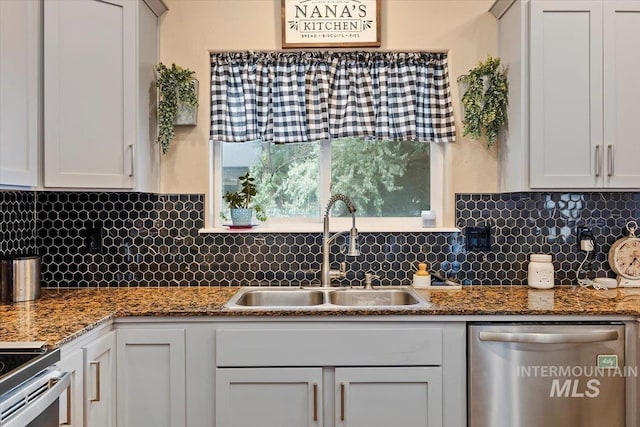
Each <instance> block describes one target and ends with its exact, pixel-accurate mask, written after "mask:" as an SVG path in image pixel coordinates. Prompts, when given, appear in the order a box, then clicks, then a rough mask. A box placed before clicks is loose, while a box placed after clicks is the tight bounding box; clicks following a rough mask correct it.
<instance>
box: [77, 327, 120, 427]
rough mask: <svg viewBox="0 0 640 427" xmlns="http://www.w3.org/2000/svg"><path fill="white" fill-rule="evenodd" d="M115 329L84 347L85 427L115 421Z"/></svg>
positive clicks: (111, 423)
mask: <svg viewBox="0 0 640 427" xmlns="http://www.w3.org/2000/svg"><path fill="white" fill-rule="evenodd" d="M115 338H116V336H115V332H109V333H108V334H107V335H105V336H103V337H100V338H98V339H97V340H95V341H94V342H92V343H91V344H89V345H87V347H86V348H85V351H86V357H87V361H86V364H85V390H86V391H85V393H86V398H85V405H86V406H85V414H86V421H87V427H111V426H113V425H115V423H114V409H115V401H116V400H115V398H116V395H115V391H116V388H115V385H116V355H115V348H116V340H115Z"/></svg>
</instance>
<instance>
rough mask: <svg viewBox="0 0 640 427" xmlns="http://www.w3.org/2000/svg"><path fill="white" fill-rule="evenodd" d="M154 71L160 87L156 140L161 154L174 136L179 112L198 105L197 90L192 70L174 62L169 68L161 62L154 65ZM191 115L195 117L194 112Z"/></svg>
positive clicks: (165, 150)
mask: <svg viewBox="0 0 640 427" xmlns="http://www.w3.org/2000/svg"><path fill="white" fill-rule="evenodd" d="M156 72H157V74H158V78H157V80H156V87H158V88H159V89H160V101H159V102H158V139H157V142H158V144H160V145H161V146H162V154H166V153H167V151H169V144H170V143H171V141H172V140H173V138H174V136H175V133H174V130H173V127H174V126H175V125H176V124H181V123H178V122H176V117H177V116H178V114H179V113H180V114H183V115H184V113H183V111H184V109H185V108H187V109H189V108H191V109H196V108H197V107H198V92H197V86H196V81H195V80H194V78H193V74H194V71H191V70H189V69H188V68H182V67H179V66H177V65H176V64H171V68H169V67H167V66H166V65H164V64H163V63H162V62H161V63H159V64H158V65H156ZM192 115H193V117H195V112H194V113H193V114H192ZM194 124H195V123H194Z"/></svg>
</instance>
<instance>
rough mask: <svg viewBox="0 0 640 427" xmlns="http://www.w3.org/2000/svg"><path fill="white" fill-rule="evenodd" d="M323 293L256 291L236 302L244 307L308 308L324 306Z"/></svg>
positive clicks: (245, 293)
mask: <svg viewBox="0 0 640 427" xmlns="http://www.w3.org/2000/svg"><path fill="white" fill-rule="evenodd" d="M324 301H325V295H324V293H323V292H321V291H313V290H307V289H256V290H250V291H247V292H244V293H243V294H242V295H241V296H240V298H238V300H237V301H236V302H235V303H236V304H237V305H240V306H243V307H308V306H313V305H320V304H323V303H324Z"/></svg>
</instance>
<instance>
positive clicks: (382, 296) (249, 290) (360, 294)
mask: <svg viewBox="0 0 640 427" xmlns="http://www.w3.org/2000/svg"><path fill="white" fill-rule="evenodd" d="M428 306H430V303H428V302H426V301H425V300H424V299H423V298H422V297H421V296H420V295H419V294H418V293H416V292H415V290H414V289H413V288H411V287H410V286H387V287H384V288H374V289H352V288H314V289H308V288H305V289H301V288H281V287H244V288H242V289H240V290H239V291H238V292H237V293H236V294H235V295H234V296H233V297H232V298H231V299H230V300H229V302H227V303H226V304H225V307H227V308H232V309H245V310H251V309H253V310H265V309H289V310H291V309H296V308H300V309H305V308H306V309H314V310H320V309H331V308H333V309H335V308H347V307H353V308H367V307H407V308H413V307H428Z"/></svg>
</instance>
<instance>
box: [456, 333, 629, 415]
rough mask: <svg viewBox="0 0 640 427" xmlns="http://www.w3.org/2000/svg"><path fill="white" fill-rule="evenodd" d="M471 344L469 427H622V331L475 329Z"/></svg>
mask: <svg viewBox="0 0 640 427" xmlns="http://www.w3.org/2000/svg"><path fill="white" fill-rule="evenodd" d="M468 341H469V346H468V348H469V354H468V358H469V360H468V362H469V376H468V381H469V396H468V409H469V410H468V417H469V423H468V425H469V427H540V426H561V427H592V426H593V427H595V426H598V427H602V426H607V427H624V425H625V379H626V376H633V375H634V372H633V369H634V368H635V367H626V366H625V357H624V356H625V325H624V324H621V323H597V324H596V323H588V324H587V323H584V324H562V323H558V324H534V323H527V324H524V323H493V324H487V323H484V324H478V323H476V324H470V325H469V327H468ZM625 375H626V376H625Z"/></svg>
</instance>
